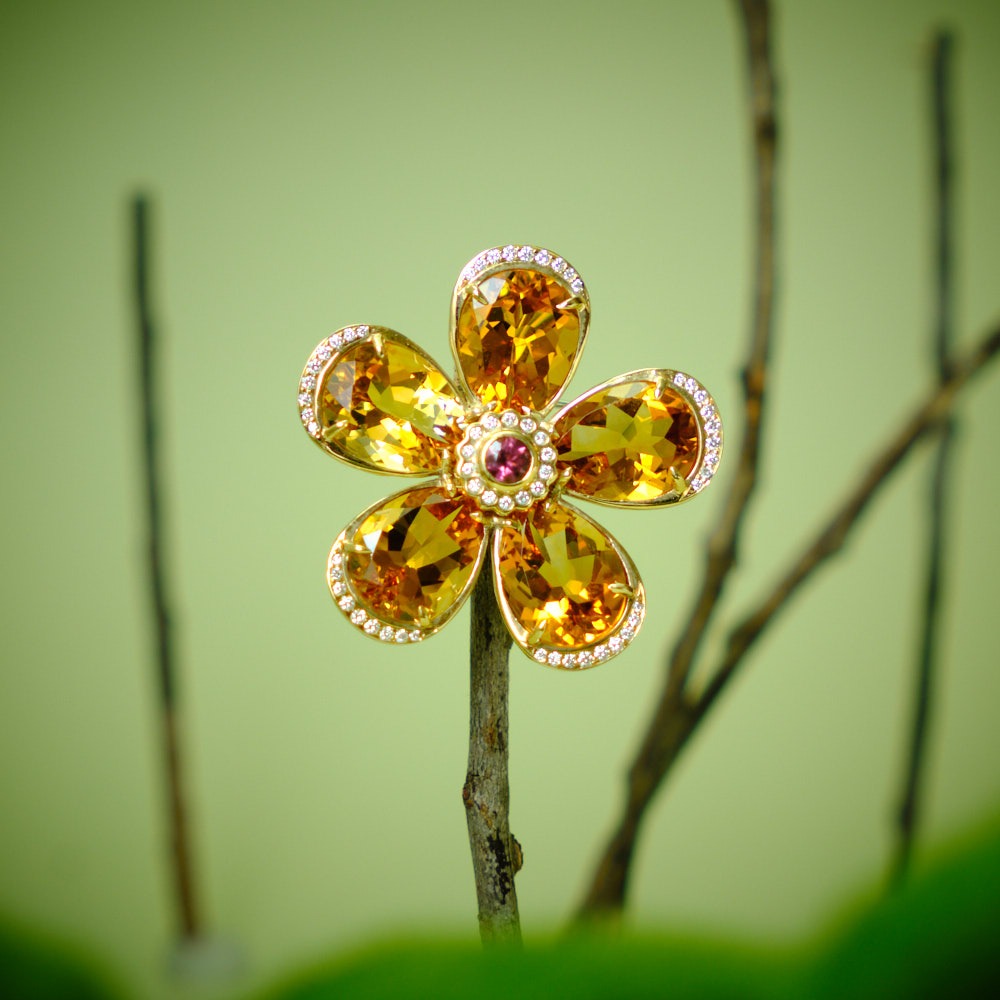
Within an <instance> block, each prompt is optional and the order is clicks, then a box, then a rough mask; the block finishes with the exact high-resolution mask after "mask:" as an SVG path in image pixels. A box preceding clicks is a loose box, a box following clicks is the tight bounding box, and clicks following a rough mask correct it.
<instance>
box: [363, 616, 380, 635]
mask: <svg viewBox="0 0 1000 1000" xmlns="http://www.w3.org/2000/svg"><path fill="white" fill-rule="evenodd" d="M365 631H366V632H367V633H368V634H369V635H374V634H375V633H376V632H377V631H378V622H377V621H376V620H375V619H374V618H369V619H368V621H366V622H365Z"/></svg>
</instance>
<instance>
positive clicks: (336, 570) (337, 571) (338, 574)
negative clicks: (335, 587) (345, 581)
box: [330, 566, 344, 580]
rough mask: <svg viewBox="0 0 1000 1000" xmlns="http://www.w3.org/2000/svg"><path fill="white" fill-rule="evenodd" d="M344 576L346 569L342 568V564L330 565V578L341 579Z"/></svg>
mask: <svg viewBox="0 0 1000 1000" xmlns="http://www.w3.org/2000/svg"><path fill="white" fill-rule="evenodd" d="M343 576H344V571H343V569H341V567H340V566H331V567H330V579H331V580H340V579H342V578H343Z"/></svg>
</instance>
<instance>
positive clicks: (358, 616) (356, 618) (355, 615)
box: [351, 608, 368, 625]
mask: <svg viewBox="0 0 1000 1000" xmlns="http://www.w3.org/2000/svg"><path fill="white" fill-rule="evenodd" d="M367 617H368V615H366V614H365V613H364V612H363V611H362V610H361V608H355V609H354V610H353V611H352V612H351V621H352V622H354V624H355V625H360V624H362V623H363V622H364V620H365V619H366V618H367Z"/></svg>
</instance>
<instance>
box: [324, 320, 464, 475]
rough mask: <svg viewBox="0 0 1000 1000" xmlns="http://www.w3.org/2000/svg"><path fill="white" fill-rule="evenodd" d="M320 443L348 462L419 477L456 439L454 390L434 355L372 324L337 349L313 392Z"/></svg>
mask: <svg viewBox="0 0 1000 1000" xmlns="http://www.w3.org/2000/svg"><path fill="white" fill-rule="evenodd" d="M316 403H317V406H316V414H317V419H318V421H319V425H320V438H319V440H320V443H321V444H324V445H325V446H326V448H327V450H328V451H330V452H332V453H333V454H335V455H337V456H338V457H340V458H344V459H346V460H347V461H349V462H352V463H353V464H355V465H362V466H365V467H367V468H369V469H374V470H376V471H378V472H395V473H402V474H404V475H406V474H411V475H413V474H418V475H423V474H426V473H428V472H437V471H438V470H439V469H440V468H441V463H442V459H443V455H444V453H445V452H446V451H447V450H448V449H449V448H450V447H452V446H453V445H454V444H455V443H456V442H457V440H458V432H457V430H456V420H457V419H458V418H459V417H460V416H461V415H462V412H463V411H462V406H461V404H460V403H459V401H458V396H457V393H456V391H455V389H454V387H453V386H452V384H451V382H449V381H448V378H447V376H446V375H444V374H443V373H442V371H441V369H440V368H439V367H438V366H437V365H436V364H435V363H434V361H433V360H432V359H431V358H430V357H428V356H427V355H426V354H424V352H423V351H421V350H420V349H419V348H418V347H417V346H416V345H415V344H411V343H410V342H409V341H408V340H407V339H406V338H405V337H403V336H402V335H401V334H398V333H395V332H393V331H392V330H384V329H379V330H376V331H375V332H373V333H372V334H371V335H370V336H369V337H368V338H367V339H366V340H362V341H359V342H358V343H356V344H352V345H351V346H349V347H348V348H347V349H346V350H344V351H342V352H341V353H340V354H338V355H337V356H336V357H334V359H333V360H332V361H331V362H330V364H329V365H328V366H327V368H326V369H325V371H324V372H323V373H322V375H321V377H320V381H319V386H318V389H317V393H316Z"/></svg>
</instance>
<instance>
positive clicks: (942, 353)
mask: <svg viewBox="0 0 1000 1000" xmlns="http://www.w3.org/2000/svg"><path fill="white" fill-rule="evenodd" d="M952 48H953V43H952V38H951V35H950V34H948V33H947V32H941V33H939V34H938V35H936V36H935V38H934V45H933V48H932V52H931V73H930V77H931V80H930V82H931V87H930V97H931V120H932V123H933V147H934V203H935V233H934V269H935V293H936V296H935V297H936V302H935V322H934V324H933V340H932V344H931V358H932V362H933V363H934V366H935V369H936V371H937V375H938V378H939V379H940V380H941V381H942V382H943V381H945V380H946V379H947V378H948V373H949V370H950V366H951V349H952V339H953V334H952V329H953V325H954V323H953V312H954V309H953V300H954V281H953V278H952V274H953V266H952V216H953V211H952V178H953V173H954V170H953V165H952V161H953V156H952V140H951V135H952V126H951V62H952V60H951V55H952ZM955 431H956V427H955V421H954V420H953V419H949V420H947V421H946V422H945V424H944V426H943V428H942V431H941V436H940V438H939V439H938V442H937V448H936V451H935V456H934V468H933V479H932V483H931V491H930V496H929V498H928V503H929V509H928V534H927V555H926V569H925V571H924V600H923V608H922V615H921V629H920V645H919V648H918V650H917V655H916V662H915V665H914V666H915V681H916V683H915V687H914V704H913V716H912V723H911V727H910V735H909V747H908V753H907V760H906V766H905V770H904V775H903V788H902V793H901V796H900V804H899V809H898V812H897V815H896V830H897V841H896V849H895V857H894V859H893V862H892V870H891V873H890V884H891V885H894V886H898V885H900V884H901V883H902V882H903V881H904V880H905V878H906V875H907V873H908V872H909V869H910V859H911V857H912V854H913V842H914V837H915V835H916V828H917V822H918V820H919V810H920V797H921V796H920V791H921V781H922V778H923V775H924V761H925V750H926V744H927V732H928V724H929V721H930V717H931V699H932V697H933V693H934V677H935V675H936V673H937V657H938V644H939V641H938V636H939V633H940V624H941V595H942V591H943V587H944V581H943V568H944V553H945V550H946V537H945V536H946V525H947V522H948V503H947V500H948V486H947V484H948V483H949V482H950V480H951V458H952V446H953V444H954V440H955Z"/></svg>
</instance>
